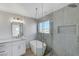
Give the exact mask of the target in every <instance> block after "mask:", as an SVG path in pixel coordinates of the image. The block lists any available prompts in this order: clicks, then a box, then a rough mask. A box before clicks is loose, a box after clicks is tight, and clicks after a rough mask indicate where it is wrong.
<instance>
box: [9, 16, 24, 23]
mask: <svg viewBox="0 0 79 59" xmlns="http://www.w3.org/2000/svg"><path fill="white" fill-rule="evenodd" d="M10 22H11V23H12V22H16V23H23V24H24V19H21V18H19V17H11V18H10Z"/></svg>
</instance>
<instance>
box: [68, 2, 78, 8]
mask: <svg viewBox="0 0 79 59" xmlns="http://www.w3.org/2000/svg"><path fill="white" fill-rule="evenodd" d="M68 7H71V8H75V7H77V5H76V4H75V3H72V4H69V5H68Z"/></svg>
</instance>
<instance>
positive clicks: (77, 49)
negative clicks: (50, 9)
mask: <svg viewBox="0 0 79 59" xmlns="http://www.w3.org/2000/svg"><path fill="white" fill-rule="evenodd" d="M52 18H53V21H54V38H53V49H54V51H55V52H56V54H57V55H79V46H78V43H79V42H78V39H77V34H74V36H70V35H72V34H69V36H65V34H63V35H60V34H58V33H57V27H58V26H63V25H78V24H79V7H77V8H69V7H65V8H63V9H60V10H58V11H56V12H54V13H53V16H52Z"/></svg>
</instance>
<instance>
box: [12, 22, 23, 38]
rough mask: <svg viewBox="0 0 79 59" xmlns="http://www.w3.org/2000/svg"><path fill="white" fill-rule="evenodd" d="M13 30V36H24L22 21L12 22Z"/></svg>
mask: <svg viewBox="0 0 79 59" xmlns="http://www.w3.org/2000/svg"><path fill="white" fill-rule="evenodd" d="M11 30H12V31H11V32H12V37H15V38H19V37H21V36H23V24H22V23H16V22H13V23H11Z"/></svg>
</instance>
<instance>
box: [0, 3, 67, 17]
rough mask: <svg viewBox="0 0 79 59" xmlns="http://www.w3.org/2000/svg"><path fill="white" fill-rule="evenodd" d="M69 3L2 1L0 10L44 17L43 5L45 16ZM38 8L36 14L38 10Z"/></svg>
mask: <svg viewBox="0 0 79 59" xmlns="http://www.w3.org/2000/svg"><path fill="white" fill-rule="evenodd" d="M66 5H68V3H43V4H42V3H0V10H1V11H5V12H10V13H15V14H20V15H23V16H27V17H31V18H41V17H42V7H43V16H45V15H48V14H49V13H51V12H54V11H56V10H59V9H61V8H63V7H64V6H66ZM35 8H38V10H37V15H38V16H36V10H35Z"/></svg>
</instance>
